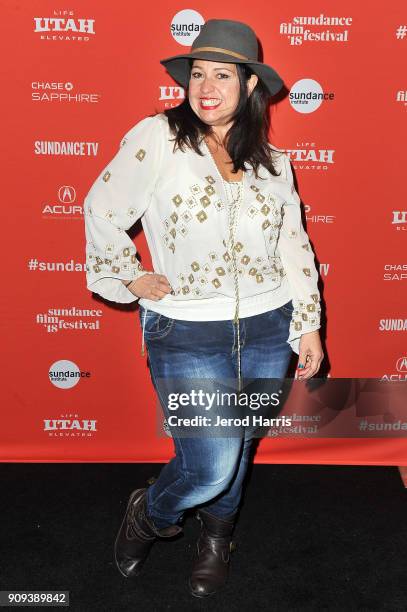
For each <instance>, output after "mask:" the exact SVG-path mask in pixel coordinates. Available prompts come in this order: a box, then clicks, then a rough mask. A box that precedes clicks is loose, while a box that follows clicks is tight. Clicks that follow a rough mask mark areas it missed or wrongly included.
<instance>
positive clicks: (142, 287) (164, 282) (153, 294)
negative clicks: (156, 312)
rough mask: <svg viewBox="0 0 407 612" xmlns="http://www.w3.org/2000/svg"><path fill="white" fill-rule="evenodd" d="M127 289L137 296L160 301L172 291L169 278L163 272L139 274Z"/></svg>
mask: <svg viewBox="0 0 407 612" xmlns="http://www.w3.org/2000/svg"><path fill="white" fill-rule="evenodd" d="M127 289H128V290H129V291H130V292H131V293H132V294H133V295H135V296H136V297H141V298H145V299H147V300H153V301H154V302H158V301H159V300H161V299H162V298H163V297H164V296H165V295H167V293H171V292H172V287H171V285H170V283H169V282H168V279H167V277H166V276H164V275H163V274H155V273H154V272H148V273H147V274H143V275H142V276H139V278H137V279H135V280H134V281H132V282H131V283H130V285H128V287H127Z"/></svg>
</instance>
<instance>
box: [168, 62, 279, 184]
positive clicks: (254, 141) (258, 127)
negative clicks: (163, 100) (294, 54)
mask: <svg viewBox="0 0 407 612" xmlns="http://www.w3.org/2000/svg"><path fill="white" fill-rule="evenodd" d="M192 63H193V60H189V64H190V68H192ZM236 68H237V74H238V77H239V83H240V96H239V102H238V105H237V107H236V109H235V112H234V114H233V116H232V120H233V125H232V127H231V128H230V129H229V131H228V133H227V138H226V147H225V148H226V150H227V152H228V154H229V156H230V158H231V160H232V162H233V172H235V173H236V172H238V170H240V169H241V170H245V169H246V168H245V162H249V163H250V164H251V165H252V166H253V169H254V172H255V175H256V177H257V178H259V176H258V170H259V167H260V166H264V167H265V168H266V169H267V170H268V171H269V172H270V174H272V175H273V176H280V173H279V172H277V171H276V169H275V167H274V164H273V150H272V145H271V144H270V143H269V140H268V132H269V128H270V117H269V112H268V106H269V104H270V94H269V92H268V90H267V89H266V87H265V85H264V84H263V82H262V81H261V79H260V78H259V80H258V81H257V84H256V86H255V87H254V89H253V90H252V93H251V95H250V96H249V95H248V93H247V83H246V82H247V80H248V79H249V78H250V76H251V74H253V72H252V71H251V70H250V68H249V67H248V66H246V65H245V64H236ZM164 114H165V115H166V117H167V119H168V124H169V127H170V130H171V133H172V134H173V135H174V138H173V139H172V140H173V142H174V150H176V148H177V147H178V148H179V149H181V151H184V150H185V147H189V148H192V149H193V150H194V151H196V153H198V155H203V153H202V151H201V149H200V147H199V145H200V142H201V140H202V139H203V138H204V137H205V136H207V135H209V134H210V133H211V131H212V128H211V126H210V125H208V124H206V123H204V122H203V121H201V119H200V118H199V117H198V115H197V114H196V113H195V112H194V111H193V110H192V108H191V106H190V104H189V100H188V96H186V97H185V100H184V101H183V102H182V103H181V104H179V105H178V106H176V107H174V108H170V109H167V110H165V111H164ZM276 152H277V151H276Z"/></svg>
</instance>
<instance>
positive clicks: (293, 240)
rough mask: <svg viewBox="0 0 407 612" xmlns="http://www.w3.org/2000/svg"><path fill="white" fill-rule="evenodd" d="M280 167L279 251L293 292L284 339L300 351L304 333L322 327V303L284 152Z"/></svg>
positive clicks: (288, 164) (288, 163)
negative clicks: (284, 194)
mask: <svg viewBox="0 0 407 612" xmlns="http://www.w3.org/2000/svg"><path fill="white" fill-rule="evenodd" d="M283 158H284V161H283V169H282V172H283V173H284V176H285V180H286V181H287V183H288V193H289V197H288V198H287V199H286V202H285V203H284V205H283V221H282V226H281V228H280V234H279V241H278V250H279V254H280V258H281V263H282V265H283V268H284V269H285V271H286V274H287V279H288V282H289V285H290V288H291V291H292V295H293V298H292V302H293V306H294V310H293V314H292V317H291V322H290V331H289V336H288V340H287V342H288V343H289V344H290V346H291V348H292V350H293V351H294V352H295V353H297V355H298V354H299V343H300V338H301V336H302V335H303V334H306V333H308V332H312V331H315V330H317V329H319V328H320V327H321V322H320V321H321V305H320V301H321V298H320V293H319V290H318V278H319V275H318V271H317V269H316V266H315V261H314V259H315V255H314V252H313V250H312V248H311V245H310V241H309V237H308V234H307V233H306V231H305V229H304V226H303V224H302V219H301V200H300V197H299V195H298V193H297V191H296V190H295V187H294V180H293V173H292V169H291V162H290V159H289V157H288V156H287V154H285V153H284V155H283Z"/></svg>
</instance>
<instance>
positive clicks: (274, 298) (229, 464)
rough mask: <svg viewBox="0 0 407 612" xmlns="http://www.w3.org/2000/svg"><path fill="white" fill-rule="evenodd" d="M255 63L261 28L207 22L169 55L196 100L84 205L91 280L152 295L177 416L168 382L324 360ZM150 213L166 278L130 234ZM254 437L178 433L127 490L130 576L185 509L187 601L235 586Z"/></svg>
mask: <svg viewBox="0 0 407 612" xmlns="http://www.w3.org/2000/svg"><path fill="white" fill-rule="evenodd" d="M257 58H258V45H257V39H256V35H255V33H254V32H253V30H252V29H251V28H250V27H249V26H247V25H245V24H243V23H240V22H236V21H230V20H210V21H208V22H207V23H206V24H205V25H204V26H203V28H202V29H201V32H200V34H199V36H198V37H197V38H196V39H195V41H194V44H193V45H192V49H191V52H190V53H186V54H184V55H179V56H175V57H171V58H167V59H165V60H162V64H163V65H164V66H165V67H166V68H167V70H168V72H169V73H170V74H171V76H172V77H173V78H174V79H175V80H177V81H178V82H179V83H181V84H182V85H183V86H184V87H185V88H186V89H187V96H186V99H185V101H184V102H183V103H182V104H181V105H179V106H178V107H177V108H174V109H171V110H169V111H166V112H165V113H164V114H158V115H156V116H154V117H147V118H145V119H143V120H142V121H140V122H139V123H138V124H136V125H135V126H134V127H133V128H132V129H131V130H130V131H129V132H128V133H127V134H126V136H125V138H124V139H123V141H122V143H121V147H120V150H119V152H118V153H117V155H116V156H115V157H114V158H113V159H112V161H111V162H110V163H109V164H108V166H107V167H106V168H105V169H104V170H103V171H102V173H101V174H100V175H99V177H98V178H97V179H96V181H95V183H94V184H93V186H92V188H91V190H90V192H89V193H88V195H87V197H86V199H85V228H86V237H87V262H88V263H87V286H88V288H89V289H90V290H92V291H95V292H96V293H99V294H100V295H102V296H103V297H105V298H107V299H109V300H112V301H116V302H132V301H135V300H136V299H139V304H140V321H141V326H142V342H143V348H144V343H146V346H147V349H148V356H149V366H150V372H151V376H152V380H153V383H154V386H155V388H156V390H157V393H158V395H159V397H160V401H161V405H162V408H163V412H164V415H165V416H166V417H168V416H169V414H170V413H169V410H168V404H167V402H166V398H165V394H164V393H163V389H162V386H160V381H166V380H170V379H177V378H178V379H180V378H182V379H183V380H184V382H185V381H188V380H189V379H192V378H194V379H202V380H204V381H205V383H207V385H206V390H208V388H212V390H215V386H216V384H217V383H216V381H218V382H219V381H220V383H222V382H224V383H225V384H226V381H229V380H230V379H234V380H237V381H238V384H239V389H242V380H244V379H246V378H248V379H249V378H250V379H257V378H258V379H260V378H262V379H267V378H275V379H277V380H279V379H282V378H284V376H285V374H286V371H287V368H288V364H289V361H290V357H291V354H292V351H294V352H296V353H297V354H299V365H298V368H300V369H301V371H300V372H299V375H298V377H299V378H302V379H306V378H309V377H311V376H313V375H315V373H316V372H317V371H318V370H319V367H320V363H321V361H322V358H323V353H322V348H321V342H320V338H319V332H318V329H319V328H320V310H321V309H320V295H319V291H318V287H317V282H318V274H317V270H316V268H315V264H314V253H313V251H312V248H311V246H310V243H309V239H308V236H307V234H306V233H305V230H304V228H303V225H302V221H301V209H300V199H299V197H298V195H297V193H296V191H295V188H294V185H293V176H292V171H291V167H290V162H289V159H288V157H287V155H285V154H284V153H282V152H281V151H278V150H277V149H275V148H273V147H272V146H271V145H270V144H269V143H268V131H269V118H268V104H269V102H270V98H271V96H272V95H274V94H276V93H277V92H278V91H279V90H280V89H281V87H282V81H281V79H280V77H279V76H278V74H277V73H276V72H275V70H273V68H271V67H270V66H267V65H266V64H264V63H262V62H260V61H258V59H257ZM139 218H141V220H142V225H143V229H144V232H145V235H146V239H147V243H148V246H149V249H150V252H151V256H152V261H153V267H154V272H151V271H146V270H143V268H142V267H141V265H140V263H139V262H138V260H137V257H136V248H135V246H134V244H133V242H132V241H131V240H130V238H129V236H128V235H127V234H126V230H128V229H129V228H130V227H131V226H132V225H133V223H134V222H135V221H136V220H137V219H139ZM187 384H188V383H187ZM211 385H212V387H211ZM252 439H253V431H252V430H249V429H248V430H247V431H244V434H243V435H242V436H241V437H238V436H229V437H211V436H210V435H206V436H205V435H202V436H200V437H192V436H191V437H182V436H178V435H177V434H176V431H174V432H173V440H174V446H175V450H176V455H175V457H174V458H173V459H172V460H171V461H170V462H169V463H168V464H167V465H166V466H165V467H164V468H163V470H162V471H161V473H160V476H159V478H158V479H157V480H156V481H155V482H154V484H152V485H151V486H150V487H148V489H137V490H135V491H134V492H133V493H132V495H131V496H130V499H129V503H128V506H127V510H126V513H125V516H124V519H123V522H122V526H121V528H120V531H119V533H118V536H117V539H116V543H115V559H116V563H117V566H118V569H119V570H120V572H121V573H122V574H123V575H124V576H127V577H128V576H134V575H138V574H139V572H140V569H141V567H142V565H143V564H144V562H145V560H146V558H147V555H148V553H149V550H150V549H151V546H152V544H153V543H154V541H155V540H156V539H157V538H158V537H160V538H167V537H172V536H174V535H177V534H178V533H180V531H182V527H181V526H180V525H179V524H178V523H179V521H180V520H181V519H182V518H183V515H184V512H185V510H187V509H188V508H194V507H199V512H198V515H197V516H198V518H199V519H200V521H201V534H200V537H199V540H198V543H197V553H196V558H195V560H194V566H193V568H192V574H191V578H190V581H189V584H190V591H191V593H192V594H193V595H196V596H198V597H205V596H207V595H210V594H213V593H215V592H216V591H217V590H218V589H219V588H220V587H221V586H222V585H223V584H224V583H225V581H226V579H227V573H228V565H229V553H230V549H231V536H232V531H233V528H234V525H235V523H236V515H237V511H238V507H239V503H240V500H241V492H242V484H243V480H244V477H245V474H246V470H247V465H248V461H249V453H250V447H251V443H252Z"/></svg>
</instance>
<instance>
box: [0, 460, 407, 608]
mask: <svg viewBox="0 0 407 612" xmlns="http://www.w3.org/2000/svg"><path fill="white" fill-rule="evenodd" d="M160 469H161V464H0V475H1V482H2V491H1V515H0V518H1V529H0V533H1V535H0V546H1V555H0V557H1V561H0V564H1V565H0V590H10V589H18V590H28V589H33V590H34V589H35V590H41V589H52V590H57V589H61V590H68V591H70V600H71V604H70V607H69V610H72V611H75V612H77V611H80V612H82V611H83V612H92V611H98V612H116V611H123V612H130V611H135V612H137V611H142V612H143V611H153V612H154V611H164V610H177V611H178V610H191V611H194V610H211V611H212V610H214V611H217V610H222V611H223V610H225V611H227V612H231V611H234V610H245V611H246V610H250V611H251V612H254V611H255V610H256V611H257V610H267V611H277V612H279V611H282V612H285V611H290V612H291V611H314V610H315V611H318V612H319V611H320V610H329V611H331V610H332V611H338V612H345V611H348V610H352V611H353V610H355V611H356V610H357V611H359V610H388V611H391V612H395V611H398V610H400V611H403V612H405V611H406V610H407V526H406V524H407V491H406V489H405V488H404V487H403V484H402V481H401V478H400V476H399V473H398V470H397V468H395V467H348V466H344V467H340V466H298V465H255V466H253V468H252V470H251V472H250V473H249V479H248V485H247V487H246V492H245V497H244V504H243V506H242V510H241V513H240V519H239V522H238V525H237V529H236V533H235V539H236V541H237V549H236V551H235V552H234V553H233V555H232V565H231V573H230V579H229V582H228V584H227V586H226V588H225V589H224V590H223V591H222V593H219V594H217V595H216V596H213V597H211V598H208V599H206V600H199V599H196V598H194V597H192V596H190V595H189V592H188V589H187V579H188V576H189V568H190V560H191V557H192V554H193V550H194V545H195V539H196V537H197V534H198V530H199V523H198V522H197V520H196V519H195V518H194V517H193V516H192V514H191V516H190V517H189V518H187V520H186V521H185V525H184V529H185V534H184V536H182V537H181V538H178V539H177V540H173V541H171V542H167V541H160V542H157V543H156V544H155V545H154V548H153V550H152V552H151V555H150V557H149V559H148V561H147V563H146V566H145V568H144V570H143V574H142V576H140V577H138V578H136V579H134V580H130V579H125V578H123V577H122V576H121V575H120V574H119V572H118V571H117V569H116V568H115V566H114V564H113V558H112V549H113V541H114V538H115V535H116V532H117V530H118V528H119V526H120V522H121V519H122V515H123V512H124V509H125V506H126V503H127V498H128V495H129V494H130V492H131V491H132V490H133V489H134V488H138V487H140V486H146V481H147V480H148V478H149V477H150V476H157V475H158V474H159V471H160ZM8 609H11V608H8ZM43 609H44V608H43ZM48 609H55V608H48ZM65 609H68V608H65Z"/></svg>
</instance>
